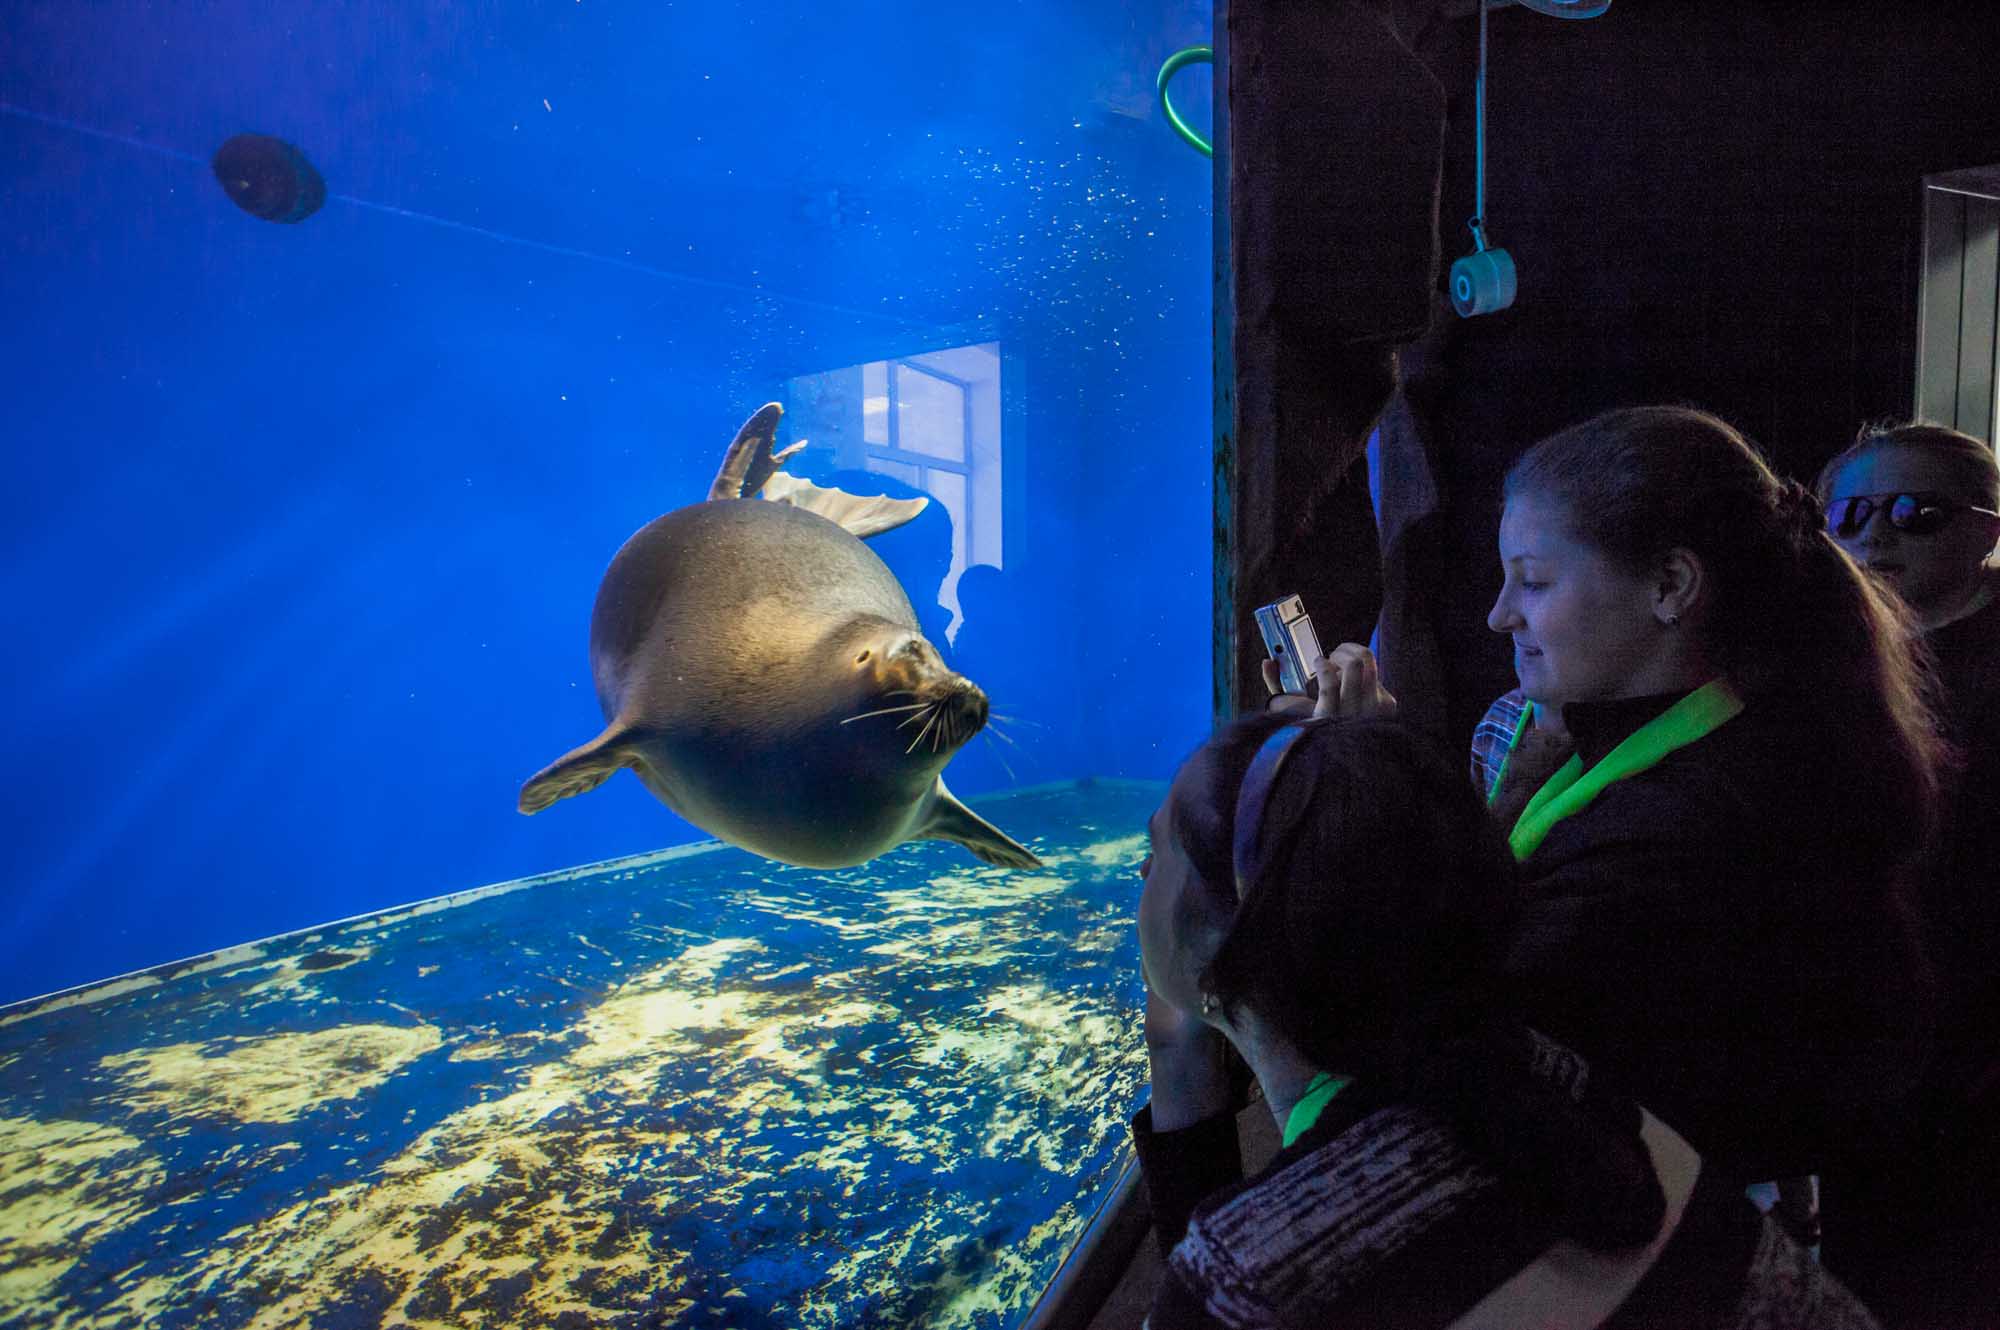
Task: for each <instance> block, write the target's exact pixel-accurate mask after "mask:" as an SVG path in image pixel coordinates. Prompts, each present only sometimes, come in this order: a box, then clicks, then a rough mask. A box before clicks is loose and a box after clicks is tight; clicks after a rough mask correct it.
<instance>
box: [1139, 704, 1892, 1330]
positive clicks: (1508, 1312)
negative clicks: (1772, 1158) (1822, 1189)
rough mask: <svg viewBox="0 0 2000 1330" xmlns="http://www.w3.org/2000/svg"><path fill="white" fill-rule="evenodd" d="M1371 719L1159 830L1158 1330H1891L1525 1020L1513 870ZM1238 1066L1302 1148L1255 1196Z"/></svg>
mask: <svg viewBox="0 0 2000 1330" xmlns="http://www.w3.org/2000/svg"><path fill="white" fill-rule="evenodd" d="M1321 686H1322V688H1323V689H1325V688H1328V687H1329V686H1332V687H1335V688H1338V687H1339V676H1338V674H1337V673H1334V672H1327V671H1323V672H1322V674H1321ZM1325 709H1326V710H1328V711H1330V712H1337V711H1339V710H1340V708H1339V706H1338V705H1337V704H1336V705H1331V706H1327V707H1325ZM1373 709H1374V708H1373V706H1372V705H1371V704H1369V703H1365V702H1364V703H1362V704H1360V705H1358V706H1352V707H1350V708H1348V710H1349V712H1350V714H1351V715H1353V716H1354V717H1356V718H1349V719H1333V718H1320V719H1311V720H1305V721H1299V720H1295V719H1293V718H1291V717H1290V716H1288V715H1284V714H1267V715H1265V716H1259V717H1251V718H1249V719H1246V720H1243V721H1239V722H1237V723H1236V724H1234V725H1232V726H1229V727H1227V728H1225V729H1224V730H1223V731H1222V732H1221V733H1220V734H1219V735H1217V736H1216V737H1215V738H1213V739H1211V740H1209V742H1208V743H1206V744H1204V745H1203V746H1202V748H1201V749H1199V750H1198V751H1197V752H1196V753H1195V754H1194V756H1193V757H1191V758H1190V759H1189V760H1188V761H1187V762H1186V763H1185V764H1184V765H1183V766H1182V768H1181V770H1180V772H1179V774H1178V775H1177V776H1176V777H1175V779H1174V783H1173V786H1172V788H1171V790H1170V792H1169V794H1168V796H1167V798H1166V801H1165V803H1163V804H1162V805H1161V807H1160V809H1159V811H1158V812H1157V813H1156V814H1154V816H1153V819H1152V822H1151V824H1150V827H1149V832H1150V836H1151V854H1150V855H1149V857H1148V859H1147V861H1146V865H1145V869H1144V874H1145V887H1144V890H1143V892H1142V894H1141V898H1140V905H1139V937H1140V948H1141V957H1142V964H1143V967H1144V971H1145V978H1146V985H1147V1018H1146V1034H1147V1045H1148V1051H1149V1056H1150V1059H1151V1065H1152V1096H1151V1100H1150V1102H1149V1103H1148V1104H1147V1106H1146V1107H1144V1108H1142V1109H1141V1110H1140V1111H1139V1113H1138V1114H1137V1115H1136V1117H1135V1118H1134V1120H1133V1133H1134V1137H1135V1140H1136V1143H1137V1147H1138V1151H1139V1157H1140V1160H1141V1166H1142V1168H1143V1170H1144V1174H1145V1179H1146V1183H1147V1188H1148V1192H1149V1194H1150V1197H1151V1201H1152V1208H1153V1215H1154V1220H1155V1224H1156V1231H1157V1234H1158V1238H1159V1241H1160V1244H1161V1247H1162V1250H1163V1251H1164V1252H1165V1253H1166V1262H1167V1264H1166V1273H1165V1277H1164V1279H1163V1282H1162V1285H1161V1288H1160V1291H1159V1293H1158V1295H1157V1297H1156V1299H1155V1302H1154V1304H1153V1310H1152V1315H1151V1316H1150V1318H1149V1320H1148V1325H1149V1326H1151V1327H1152V1330H1174V1328H1175V1327H1181V1326H1278V1325H1296V1326H1308V1325H1311V1326H1322V1325H1336V1324H1342V1325H1344V1324H1354V1325H1381V1326H1395V1327H1398V1330H1424V1327H1433V1326H1435V1327H1446V1326H1453V1327H1472V1326H1508V1327H1535V1326H1547V1325H1563V1326H1575V1327H1580V1328H1582V1327H1590V1326H1595V1325H1597V1324H1599V1323H1600V1322H1603V1321H1604V1320H1605V1319H1606V1318H1607V1317H1610V1316H1612V1315H1613V1314H1614V1313H1615V1314H1616V1318H1617V1319H1616V1322H1615V1323H1617V1324H1626V1325H1657V1326H1669V1325H1670V1326H1675V1327H1699V1326H1744V1325H1756V1326H1761V1327H1772V1328H1774V1330H1776V1328H1780V1327H1805V1326H1827V1327H1835V1326H1839V1327H1849V1326H1852V1327H1859V1326H1869V1325H1873V1324H1874V1322H1873V1321H1872V1319H1870V1317H1869V1316H1868V1314H1867V1312H1866V1311H1865V1310H1864V1309H1863V1308H1862V1307H1861V1305H1860V1304H1859V1303H1858V1302H1856V1301H1855V1300H1854V1298H1853V1296H1852V1295H1851V1294H1849V1293H1848V1292H1847V1291H1846V1290H1845V1289H1844V1288H1843V1287H1842V1286H1841V1285H1840V1284H1839V1283H1837V1282H1836V1281H1835V1280H1834V1279H1833V1278H1832V1277H1831V1276H1830V1275H1828V1274H1827V1273H1825V1272H1824V1271H1823V1270H1821V1269H1820V1268H1819V1267H1818V1266H1817V1265H1816V1264H1815V1263H1814V1262H1813V1261H1812V1260H1811V1258H1810V1257H1809V1256H1808V1255H1807V1254H1806V1253H1805V1252H1804V1251H1803V1250H1802V1249H1801V1248H1800V1247H1799V1246H1797V1245H1796V1244H1795V1243H1793V1242H1792V1241H1791V1239H1790V1238H1788V1237H1787V1236H1785V1235H1784V1234H1783V1233H1782V1232H1780V1231H1779V1230H1778V1229H1777V1228H1776V1227H1775V1226H1774V1225H1772V1224H1771V1223H1770V1222H1769V1221H1768V1220H1766V1219H1765V1218H1764V1217H1763V1216H1761V1215H1760V1214H1758V1212H1757V1211H1756V1210H1755V1209H1754V1208H1753V1207H1752V1206H1751V1205H1750V1204H1749V1203H1748V1202H1747V1201H1746V1200H1744V1199H1743V1197H1742V1195H1741V1193H1740V1191H1739V1190H1737V1188H1736V1184H1735V1182H1734V1180H1733V1179H1729V1178H1727V1177H1725V1176H1722V1175H1719V1174H1717V1173H1715V1172H1714V1171H1712V1170H1709V1169H1707V1168H1705V1167H1704V1166H1703V1163H1702V1161H1701V1159H1700V1157H1699V1156H1698V1155H1697V1154H1696V1153H1695V1152H1694V1151H1693V1150H1692V1149H1690V1148H1689V1146H1688V1144H1687V1142H1686V1141H1684V1140H1683V1139H1681V1138H1680V1137H1679V1136H1678V1135H1677V1134H1676V1133H1675V1132H1674V1131H1673V1130H1672V1129H1671V1128H1670V1127H1668V1126H1667V1125H1666V1124H1665V1123H1663V1122H1661V1121H1660V1120H1659V1119H1657V1118H1654V1117H1653V1116H1652V1115H1651V1114H1650V1113H1646V1112H1644V1111H1643V1110H1641V1109H1640V1108H1639V1107H1638V1106H1636V1105H1634V1104H1633V1103H1632V1102H1630V1101H1629V1100H1626V1099H1624V1098H1622V1097H1620V1096H1619V1095H1618V1094H1617V1093H1615V1092H1614V1091H1612V1090H1611V1089H1609V1088H1608V1087H1607V1086H1605V1085H1603V1084H1601V1083H1600V1082H1599V1080H1598V1078H1597V1077H1595V1076H1594V1075H1593V1074H1592V1071H1591V1068H1590V1067H1589V1066H1588V1064H1587V1063H1586V1062H1585V1060H1584V1059H1582V1058H1580V1057H1578V1056H1577V1055H1575V1054H1574V1053H1572V1052H1570V1051H1569V1050H1567V1049H1565V1048H1563V1047H1562V1046H1560V1045H1558V1044H1556V1043H1554V1042H1553V1041H1551V1040H1549V1039H1547V1038H1544V1037H1543V1036H1541V1035H1540V1034H1538V1033H1536V1032H1534V1031H1533V1030H1530V1029H1529V1028H1527V1027H1526V1026H1524V1025H1522V1024H1521V1023H1520V1021H1519V1020H1518V1018H1517V1017H1516V1016H1515V1015H1514V1014H1513V1012H1512V1010H1511V1008H1510V1006H1509V1004H1508V1002H1507V1000H1506V998H1505V995H1504V983H1503V978H1502V975H1501V973H1500V963H1501V961H1502V959H1503V956H1504V953H1505V951H1506V948H1507V943H1508V939H1509V937H1510V926H1511V924H1512V923H1513V921H1514V919H1515V918H1516V916H1517V913H1518V911H1519V909H1520V906H1521V903H1522V902H1521V898H1520V895H1519V889H1518V885H1517V882H1516V878H1515V873H1514V866H1513V863H1512V861H1511V859H1510V857H1509V855H1508V852H1507V848H1506V845H1505V843H1504V841H1503V840H1502V839H1501V837H1500V834H1499V831H1498V829H1497V828H1496V827H1495V826H1494V824H1493V823H1492V821H1491V820H1490V819H1489V818H1488V817H1487V816H1486V812H1485V809H1484V805H1483V803H1482V801H1481V800H1480V799H1479V798H1478V796H1477V795H1476V794H1475V793H1474V792H1473V791H1472V790H1471V789H1470V788H1469V787H1468V785H1467V784H1466V782H1465V780H1464V778H1463V777H1462V775H1460V774H1459V773H1458V772H1456V771H1454V770H1452V768H1451V767H1450V766H1449V765H1447V764H1446V763H1445V762H1444V761H1443V760H1442V759H1441V758H1440V757H1438V756H1437V755H1436V754H1435V753H1434V752H1432V751H1430V750H1429V749H1427V748H1426V747H1425V746H1424V745H1423V743H1422V742H1421V741H1420V740H1419V739H1417V738H1416V737H1414V736H1413V735H1411V734H1410V733H1408V732H1407V731H1406V730H1404V729H1403V728H1402V727H1400V726H1399V725H1397V724H1395V723H1394V722H1392V721H1389V720H1385V719H1379V718H1370V717H1369V716H1367V715H1366V714H1365V713H1366V712H1368V711H1370V710H1373ZM1226 1046H1233V1047H1234V1048H1235V1050H1236V1051H1237V1052H1238V1053H1240V1054H1241V1056H1242V1058H1243V1060H1244V1061H1245V1062H1246V1063H1247V1064H1248V1066H1249V1068H1250V1070H1251V1071H1252V1072H1253V1073H1254V1074H1255V1076H1256V1078H1257V1081H1258V1084H1259V1085H1260V1086H1261V1088H1262V1091H1263V1095H1264V1099H1265V1101H1266V1103H1267V1104H1268V1106H1269V1108H1270V1110H1271V1113H1272V1114H1273V1116H1274V1117H1275V1119H1276V1121H1277V1122H1278V1124H1279V1125H1280V1126H1281V1127H1282V1129H1283V1133H1284V1146H1283V1148H1282V1149H1281V1150H1280V1151H1279V1153H1278V1154H1277V1156H1276V1158H1275V1159H1274V1160H1273V1161H1272V1162H1271V1164H1270V1165H1269V1166H1268V1167H1267V1168H1265V1169H1264V1170H1262V1171H1261V1172H1260V1173H1259V1174H1258V1175H1257V1176H1256V1177H1255V1178H1252V1179H1250V1180H1249V1181H1247V1182H1245V1181H1242V1180H1241V1178H1240V1175H1241V1163H1240V1157H1239V1155H1238V1154H1237V1146H1236V1126H1235V1119H1234V1115H1233V1113H1232V1112H1231V1108H1232V1100H1231V1095H1230V1077H1229V1074H1228V1072H1227V1070H1226V1069H1225V1062H1224V1057H1223V1054H1224V1050H1225V1047H1226Z"/></svg>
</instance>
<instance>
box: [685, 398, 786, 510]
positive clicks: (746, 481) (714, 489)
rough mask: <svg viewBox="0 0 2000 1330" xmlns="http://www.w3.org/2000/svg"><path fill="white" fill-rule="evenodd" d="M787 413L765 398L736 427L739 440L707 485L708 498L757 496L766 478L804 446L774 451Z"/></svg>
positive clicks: (750, 497) (730, 447)
mask: <svg viewBox="0 0 2000 1330" xmlns="http://www.w3.org/2000/svg"><path fill="white" fill-rule="evenodd" d="M784 415H785V408H784V407H782V406H779V405H778V404H777V403H776V402H766V403H764V405H762V406H760V407H758V408H757V410H756V411H755V412H754V413H752V414H751V416H750V419H748V420H746V421H744V422H743V428H742V429H739V430H737V431H736V441H735V442H734V443H732V444H730V445H729V451H728V453H726V454H725V455H724V456H723V459H722V470H720V471H718V472H716V473H715V483H714V484H712V485H710V486H709V487H708V497H709V498H711V499H754V498H756V497H757V491H758V490H760V489H763V488H764V482H765V481H767V480H769V479H770V478H771V476H772V475H773V474H774V473H775V472H776V471H777V469H778V468H779V466H781V465H782V464H783V463H784V460H785V459H786V458H787V457H790V456H791V455H792V454H793V453H795V452H797V451H798V450H799V449H801V448H803V447H805V444H804V443H802V442H801V443H795V444H793V445H792V446H791V447H789V448H787V449H785V451H783V452H781V453H777V454H773V453H772V452H771V444H772V443H773V442H775V441H776V440H777V437H778V422H779V421H780V420H782V419H783V418H784Z"/></svg>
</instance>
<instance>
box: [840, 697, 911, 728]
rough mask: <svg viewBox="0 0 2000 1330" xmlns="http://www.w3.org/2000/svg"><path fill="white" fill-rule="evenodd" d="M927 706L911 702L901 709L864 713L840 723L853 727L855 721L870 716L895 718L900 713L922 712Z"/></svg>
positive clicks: (892, 708) (882, 709) (887, 708)
mask: <svg viewBox="0 0 2000 1330" xmlns="http://www.w3.org/2000/svg"><path fill="white" fill-rule="evenodd" d="M926 705H927V704H926V703H923V702H911V703H909V704H907V705H905V706H900V707H882V708H879V709H878V710H875V711H864V712H862V713H861V714H860V715H858V716H849V717H848V718H847V719H846V720H844V721H842V722H840V723H841V724H842V725H852V724H853V723H854V722H855V721H857V720H867V719H868V718H869V717H870V716H893V715H896V714H898V713H899V712H904V711H921V710H923V709H924V707H925V706H926ZM896 728H898V729H901V728H902V726H900V725H899V726H897V727H896Z"/></svg>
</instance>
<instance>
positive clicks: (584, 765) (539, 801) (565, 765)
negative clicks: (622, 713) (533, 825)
mask: <svg viewBox="0 0 2000 1330" xmlns="http://www.w3.org/2000/svg"><path fill="white" fill-rule="evenodd" d="M631 739H632V735H631V732H630V731H628V730H624V729H612V730H606V731H605V732H604V733H602V734H600V735H598V736H597V737H596V738H595V739H592V740H591V741H590V742H589V743H587V744H585V745H584V746H583V747H581V748H572V749H570V750H569V751H568V752H567V753H564V754H563V755H562V756H561V757H559V758H557V759H556V760H555V761H553V762H551V763H549V765H548V766H546V767H543V768H542V769H541V770H540V771H538V772H536V773H535V774H534V775H533V776H531V777H529V779H528V783H527V784H526V785H523V786H522V787H521V798H520V801H519V803H518V804H517V805H516V807H518V808H519V809H520V810H521V811H522V812H524V813H539V812H541V811H542V810H543V809H544V808H547V807H548V806H549V805H550V804H552V803H555V802H556V801H557V800H559V799H567V798H569V797H570V796H571V795H572V794H588V793H589V792H590V791H592V790H594V789H596V788H597V787H598V786H600V785H602V784H604V782H605V781H607V780H610V779H611V777H612V775H613V774H614V773H615V772H617V771H618V769H619V768H620V767H637V766H638V765H639V762H640V758H639V755H638V753H636V752H634V751H633V749H632V748H631V746H630V745H631Z"/></svg>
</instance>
